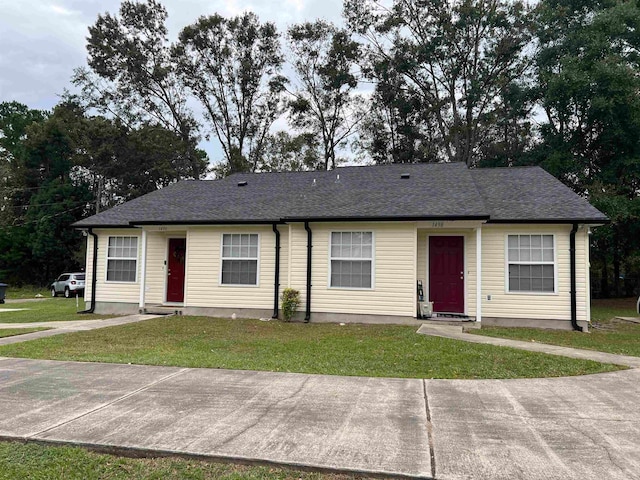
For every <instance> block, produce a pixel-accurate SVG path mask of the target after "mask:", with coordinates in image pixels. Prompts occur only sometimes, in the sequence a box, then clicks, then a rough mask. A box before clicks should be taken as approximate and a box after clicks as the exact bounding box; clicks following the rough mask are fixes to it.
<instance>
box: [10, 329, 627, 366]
mask: <svg viewBox="0 0 640 480" xmlns="http://www.w3.org/2000/svg"><path fill="white" fill-rule="evenodd" d="M415 331H416V327H405V326H397V325H395V326H389V325H353V324H348V325H345V326H340V325H337V324H302V323H283V322H261V321H258V320H228V319H216V318H209V317H161V318H155V319H152V320H147V321H144V322H139V323H135V324H129V325H122V326H116V327H109V328H103V329H98V330H92V331H86V332H76V333H69V334H65V335H59V336H55V337H48V338H44V339H38V340H33V341H30V342H25V343H21V344H14V345H7V346H5V347H1V348H0V356H10V357H11V356H13V357H26V358H43V359H55V360H78V361H89V362H111V363H134V364H147V365H173V366H183V367H207V368H228V369H240V370H266V371H275V372H300V373H320V374H330V375H358V376H371V377H404V378H524V377H548V376H565V375H582V374H589V373H596V372H605V371H611V370H616V369H618V368H620V367H616V366H613V365H604V364H600V363H597V362H592V361H587V360H575V359H570V358H564V357H558V356H552V355H544V354H540V353H533V352H525V351H521V350H515V349H510V348H501V347H494V346H491V345H480V344H473V343H466V342H462V341H456V340H450V339H445V338H438V337H429V336H425V335H418V334H416V333H415Z"/></svg>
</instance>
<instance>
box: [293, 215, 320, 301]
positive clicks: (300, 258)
mask: <svg viewBox="0 0 640 480" xmlns="http://www.w3.org/2000/svg"><path fill="white" fill-rule="evenodd" d="M312 225H313V224H312ZM289 227H290V228H291V230H290V231H289V235H290V236H291V238H290V242H289V243H290V245H291V251H290V252H289V255H288V260H289V262H288V263H289V272H287V273H288V277H289V278H290V279H291V281H290V284H289V286H290V287H291V288H294V289H296V290H298V291H299V292H300V310H301V311H304V310H305V308H306V301H307V287H306V285H307V232H306V230H305V229H304V224H303V223H291V224H289ZM311 228H312V229H313V226H312V227H311ZM314 243H315V239H314ZM313 260H315V259H312V261H313ZM314 266H315V265H313V266H312V268H311V269H312V271H313V267H314ZM311 295H312V299H313V292H312V293H311Z"/></svg>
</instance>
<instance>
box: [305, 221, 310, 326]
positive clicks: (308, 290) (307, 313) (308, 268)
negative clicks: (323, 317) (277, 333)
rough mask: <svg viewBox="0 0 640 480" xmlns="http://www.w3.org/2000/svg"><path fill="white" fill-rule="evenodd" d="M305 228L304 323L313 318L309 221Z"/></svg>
mask: <svg viewBox="0 0 640 480" xmlns="http://www.w3.org/2000/svg"><path fill="white" fill-rule="evenodd" d="M304 229H305V230H306V231H307V308H306V311H305V315H304V323H309V320H311V240H312V235H311V229H310V228H309V222H304Z"/></svg>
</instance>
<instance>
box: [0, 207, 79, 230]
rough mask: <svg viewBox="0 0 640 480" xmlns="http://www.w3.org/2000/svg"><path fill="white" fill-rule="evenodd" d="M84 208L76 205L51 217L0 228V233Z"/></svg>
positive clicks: (45, 216)
mask: <svg viewBox="0 0 640 480" xmlns="http://www.w3.org/2000/svg"><path fill="white" fill-rule="evenodd" d="M86 206H87V205H86V204H84V205H78V206H77V207H75V208H70V209H69V210H65V211H64V212H58V213H52V214H51V215H44V216H42V217H40V218H37V219H35V220H29V221H28V222H23V223H18V224H16V225H5V226H2V227H0V231H6V230H9V229H11V228H19V227H24V226H26V225H31V224H33V223H38V222H41V221H42V220H46V219H48V218H54V217H59V216H60V215H64V214H65V213H70V212H74V211H76V210H79V209H81V208H86Z"/></svg>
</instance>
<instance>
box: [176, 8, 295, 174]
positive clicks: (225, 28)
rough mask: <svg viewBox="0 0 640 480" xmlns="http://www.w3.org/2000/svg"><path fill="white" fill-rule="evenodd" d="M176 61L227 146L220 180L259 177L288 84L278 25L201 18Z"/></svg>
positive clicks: (250, 17)
mask: <svg viewBox="0 0 640 480" xmlns="http://www.w3.org/2000/svg"><path fill="white" fill-rule="evenodd" d="M172 58H173V61H174V63H175V65H176V66H177V67H176V68H177V69H178V71H179V74H180V78H181V81H182V82H183V83H184V84H185V85H187V86H188V87H189V89H190V91H191V92H192V93H193V95H194V96H195V97H196V98H197V99H198V100H199V101H200V104H201V105H202V107H203V109H204V112H205V118H206V120H207V122H208V123H209V125H210V126H211V130H212V131H213V133H214V134H215V135H216V137H217V138H218V140H219V141H220V144H221V145H222V149H223V151H224V155H225V163H226V165H223V166H222V167H221V168H220V169H218V170H217V175H219V176H222V175H226V174H231V173H235V172H246V171H255V170H256V168H257V164H258V161H259V160H260V158H261V156H262V152H263V150H264V146H265V139H266V137H267V135H268V133H269V129H270V128H271V125H272V124H273V122H274V121H275V119H276V118H277V116H278V115H279V114H280V103H281V99H280V97H281V92H282V90H283V87H284V82H285V80H284V78H283V77H281V76H280V75H279V72H280V69H281V67H282V63H283V57H282V53H281V51H280V41H279V35H278V32H277V30H276V27H275V25H274V24H273V23H270V22H265V23H261V22H260V20H259V19H258V17H257V16H256V15H255V14H254V13H250V12H247V13H244V14H242V15H240V16H237V17H234V18H230V19H227V18H224V17H222V16H220V15H217V14H216V15H212V16H209V17H200V18H199V19H198V20H197V21H196V22H195V23H194V24H192V25H189V26H187V27H185V28H184V29H183V30H182V32H180V36H179V41H178V43H177V44H176V45H175V46H174V47H173V57H172Z"/></svg>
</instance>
